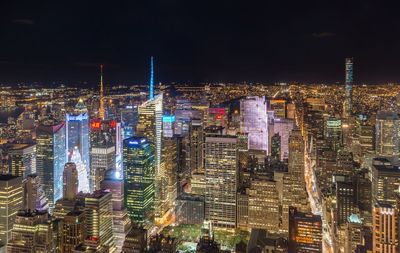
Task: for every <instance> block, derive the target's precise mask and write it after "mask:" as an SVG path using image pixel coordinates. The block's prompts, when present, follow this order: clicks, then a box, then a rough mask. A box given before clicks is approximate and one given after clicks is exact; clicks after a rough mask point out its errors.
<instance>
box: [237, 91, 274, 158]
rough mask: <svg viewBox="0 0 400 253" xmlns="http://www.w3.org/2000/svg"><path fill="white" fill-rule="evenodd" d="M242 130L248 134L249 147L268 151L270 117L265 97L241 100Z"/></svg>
mask: <svg viewBox="0 0 400 253" xmlns="http://www.w3.org/2000/svg"><path fill="white" fill-rule="evenodd" d="M240 118H241V120H240V131H241V132H243V133H247V134H248V141H249V149H253V150H263V151H265V152H268V117H267V105H266V100H265V97H247V98H245V99H242V100H241V101H240Z"/></svg>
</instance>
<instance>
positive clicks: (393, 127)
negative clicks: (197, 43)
mask: <svg viewBox="0 0 400 253" xmlns="http://www.w3.org/2000/svg"><path fill="white" fill-rule="evenodd" d="M345 66H346V67H345V70H346V80H345V86H343V85H342V86H337V85H336V86H334V85H333V86H326V85H314V86H304V85H300V84H293V85H274V86H262V85H260V86H258V87H256V88H254V87H251V86H249V85H247V84H239V85H233V84H232V85H230V86H225V85H222V84H217V85H209V84H207V85H204V86H198V87H190V86H177V85H176V86H172V85H171V86H168V85H159V86H157V87H156V89H154V84H153V77H152V78H151V82H150V90H149V92H146V91H143V90H142V91H140V90H131V89H129V88H127V87H122V90H118V89H114V88H113V89H108V90H107V91H106V93H107V95H106V96H105V94H104V93H105V89H104V84H103V77H102V75H101V81H100V92H99V93H98V92H97V93H96V91H95V90H91V89H82V90H81V93H80V95H79V97H77V96H76V90H74V89H69V88H65V90H58V89H42V90H35V89H32V90H24V91H23V92H18V96H17V95H15V96H14V95H13V92H12V91H7V90H6V91H4V92H3V91H2V92H1V93H0V94H9V95H10V96H8V98H7V101H8V102H7V103H6V102H2V107H7V106H8V107H9V108H10V107H13V108H14V109H16V108H23V110H22V111H21V112H19V113H17V114H16V116H15V117H14V116H12V113H11V111H13V110H14V109H9V110H7V112H8V117H7V119H6V121H7V123H3V124H1V125H0V252H1V250H3V251H4V252H10V253H11V252H60V253H68V252H71V253H78V252H99V253H103V252H126V253H128V252H132V253H133V252H135V253H136V252H171V253H172V252H178V251H179V250H182V252H183V246H182V245H185V247H186V248H185V251H186V252H289V253H292V252H293V253H294V252H323V251H324V252H344V253H350V252H359V253H361V252H382V253H383V252H391V253H393V252H400V245H399V240H398V238H399V236H400V226H398V221H399V215H400V214H399V213H400V193H399V187H400V169H399V168H400V167H399V166H400V162H399V160H398V158H399V155H400V117H399V110H400V106H399V105H400V102H399V101H397V100H396V96H394V95H393V96H387V94H388V92H387V91H388V90H389V91H390V93H391V94H396V93H395V92H394V90H397V92H398V91H399V89H398V87H396V86H388V87H386V89H387V90H384V91H383V90H381V89H382V88H381V87H379V86H377V87H372V86H371V87H370V89H371V90H372V91H371V92H370V93H369V94H363V92H362V90H363V89H364V88H365V87H364V86H354V87H353V60H352V59H346V62H345ZM101 70H103V68H102V67H101ZM151 73H153V71H151ZM238 87H239V88H238ZM74 91H75V92H74ZM16 93H17V92H16ZM24 94H30V95H29V96H28V95H26V96H25V95H24ZM148 94H149V95H148ZM358 99H359V100H358ZM366 100H367V101H368V100H375V101H380V104H379V106H378V107H377V105H376V104H375V103H368V102H366ZM397 102H399V103H397ZM360 104H363V105H364V104H365V105H366V106H360ZM367 104H369V105H367ZM181 225H185V226H192V227H197V228H198V229H199V236H198V237H197V238H192V239H191V240H192V241H191V242H188V240H187V239H185V240H184V239H183V238H179V237H176V236H173V235H171V234H168V233H164V232H163V231H164V229H165V228H168V227H179V226H181ZM200 227H201V228H200ZM200 230H201V231H200ZM237 231H246V232H247V233H248V235H249V236H248V239H247V240H242V241H240V242H239V243H237V242H236V245H234V247H233V246H232V245H230V246H229V245H226V244H224V243H223V242H222V241H218V238H219V237H217V236H214V232H216V233H226V234H227V235H228V234H229V235H232V234H235V233H237ZM185 243H195V247H193V248H192V249H188V248H187V244H185ZM190 250H191V251H190Z"/></svg>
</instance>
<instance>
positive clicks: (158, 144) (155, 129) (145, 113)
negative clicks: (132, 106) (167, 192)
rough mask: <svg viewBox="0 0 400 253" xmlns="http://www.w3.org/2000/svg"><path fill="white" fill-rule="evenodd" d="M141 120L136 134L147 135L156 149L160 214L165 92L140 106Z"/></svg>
mask: <svg viewBox="0 0 400 253" xmlns="http://www.w3.org/2000/svg"><path fill="white" fill-rule="evenodd" d="M138 113H139V121H138V124H137V127H136V135H137V136H143V137H146V138H147V140H148V142H149V143H150V145H152V146H153V147H154V150H155V165H156V167H155V179H156V181H155V183H156V184H155V208H156V214H157V216H160V215H159V214H161V212H162V211H161V210H160V208H162V203H161V202H162V201H163V200H162V196H163V193H162V190H163V187H162V185H160V184H162V181H163V179H162V175H163V174H165V173H164V172H162V171H161V169H162V168H161V150H162V115H163V94H159V95H157V96H156V97H154V98H153V99H151V100H147V101H146V102H144V103H143V104H141V105H140V106H139V108H138Z"/></svg>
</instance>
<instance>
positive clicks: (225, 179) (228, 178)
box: [204, 134, 238, 228]
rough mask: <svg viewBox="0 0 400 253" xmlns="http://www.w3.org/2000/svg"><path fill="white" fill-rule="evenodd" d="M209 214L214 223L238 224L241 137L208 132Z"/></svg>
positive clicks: (207, 208)
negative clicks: (238, 143)
mask: <svg viewBox="0 0 400 253" xmlns="http://www.w3.org/2000/svg"><path fill="white" fill-rule="evenodd" d="M204 162H205V163H204V168H205V178H206V194H205V218H206V219H207V220H209V221H211V222H212V224H213V225H214V226H217V227H223V228H235V227H236V192H237V182H238V161H237V139H236V137H235V136H227V135H217V134H207V135H206V137H205V148H204Z"/></svg>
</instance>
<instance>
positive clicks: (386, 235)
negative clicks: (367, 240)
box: [372, 203, 399, 253]
mask: <svg viewBox="0 0 400 253" xmlns="http://www.w3.org/2000/svg"><path fill="white" fill-rule="evenodd" d="M372 215H373V219H372V220H373V235H372V250H373V252H376V253H389V252H398V246H399V241H398V234H399V231H398V226H399V224H398V211H397V210H396V209H395V208H394V207H393V206H392V205H390V204H380V203H378V204H376V205H375V206H374V208H373V214H372Z"/></svg>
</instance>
